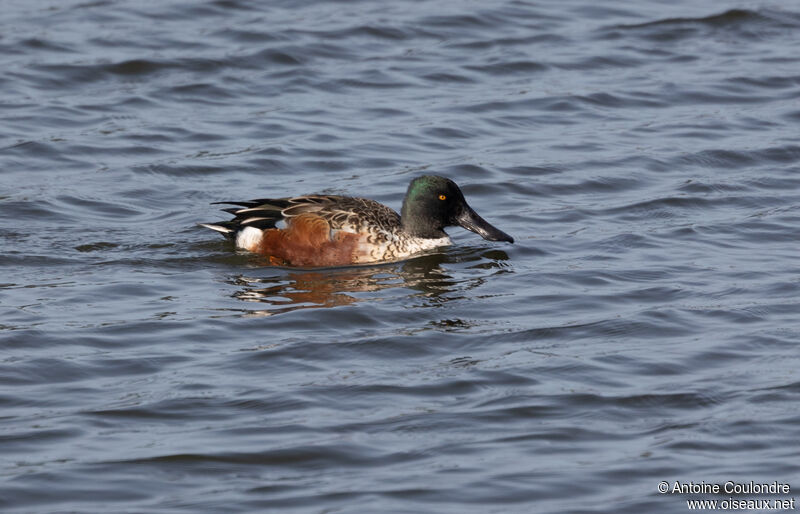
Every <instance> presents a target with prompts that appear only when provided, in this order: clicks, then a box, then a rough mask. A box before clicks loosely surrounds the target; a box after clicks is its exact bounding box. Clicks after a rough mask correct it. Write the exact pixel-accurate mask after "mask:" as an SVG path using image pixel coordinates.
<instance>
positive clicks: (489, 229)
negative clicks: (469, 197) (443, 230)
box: [455, 205, 514, 243]
mask: <svg viewBox="0 0 800 514" xmlns="http://www.w3.org/2000/svg"><path fill="white" fill-rule="evenodd" d="M455 221H456V224H457V225H459V226H461V227H464V228H465V229H467V230H469V231H472V232H475V233H476V234H478V235H479V236H481V237H482V238H484V239H488V240H489V241H507V242H509V243H513V242H514V238H513V237H511V236H509V235H508V234H506V233H505V232H503V231H502V230H500V229H499V228H496V227H494V226H492V225H491V224H490V223H489V222H488V221H486V220H485V219H483V218H481V217H480V216H478V213H477V212H475V211H473V210H472V208H471V207H469V206H468V205H467V206H465V209H464V210H463V211H462V212H461V214H460V215H459V216H458V217H457V218H456V219H455Z"/></svg>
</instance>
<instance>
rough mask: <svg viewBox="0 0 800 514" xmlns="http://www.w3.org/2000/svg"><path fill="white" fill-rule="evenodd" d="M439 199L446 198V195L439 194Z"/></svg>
mask: <svg viewBox="0 0 800 514" xmlns="http://www.w3.org/2000/svg"><path fill="white" fill-rule="evenodd" d="M439 200H447V197H446V196H445V195H439Z"/></svg>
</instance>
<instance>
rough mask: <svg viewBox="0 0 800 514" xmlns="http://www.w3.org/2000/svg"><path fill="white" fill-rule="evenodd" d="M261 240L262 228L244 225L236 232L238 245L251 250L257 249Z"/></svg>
mask: <svg viewBox="0 0 800 514" xmlns="http://www.w3.org/2000/svg"><path fill="white" fill-rule="evenodd" d="M260 242H261V229H258V228H255V227H244V229H242V230H241V231H239V233H238V234H236V246H238V247H239V248H244V249H245V250H248V251H250V252H252V251H255V249H256V248H257V247H258V243H260Z"/></svg>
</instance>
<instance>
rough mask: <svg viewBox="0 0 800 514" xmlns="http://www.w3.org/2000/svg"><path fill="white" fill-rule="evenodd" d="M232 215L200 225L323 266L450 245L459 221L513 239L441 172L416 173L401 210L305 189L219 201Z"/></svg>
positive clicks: (275, 260)
mask: <svg viewBox="0 0 800 514" xmlns="http://www.w3.org/2000/svg"><path fill="white" fill-rule="evenodd" d="M216 203H222V204H229V205H238V206H239V207H230V208H227V209H223V210H224V211H225V212H229V213H231V214H233V215H234V218H233V219H232V220H230V221H222V222H219V223H202V224H201V225H202V226H204V227H207V228H210V229H211V230H216V231H217V232H221V233H222V234H223V235H224V236H225V237H227V238H228V239H231V240H233V241H235V242H236V246H237V247H239V248H244V249H245V250H249V251H251V252H254V253H257V254H260V255H264V256H266V257H268V258H269V261H270V263H271V264H274V265H277V266H298V267H321V266H346V265H350V264H367V263H376V262H391V261H398V260H402V259H405V258H408V257H410V256H412V255H414V254H415V253H418V252H421V251H423V250H428V249H430V248H435V247H437V246H445V245H449V244H450V238H449V237H447V234H446V233H445V231H444V228H445V227H449V226H454V225H460V226H462V227H464V228H465V229H467V230H471V231H473V232H475V233H476V234H479V235H481V236H482V237H483V238H484V239H488V240H490V241H508V242H509V243H513V242H514V238H512V237H511V236H509V235H508V234H506V233H505V232H503V231H501V230H498V229H497V228H495V227H493V226H492V225H490V224H489V223H487V222H486V221H485V220H484V219H483V218H481V217H480V216H478V214H477V213H476V212H475V211H473V210H472V208H470V206H469V205H467V202H466V200H464V195H463V194H462V193H461V189H459V187H458V186H457V185H456V183H455V182H453V181H452V180H450V179H447V178H444V177H438V176H432V175H428V176H422V177H418V178H415V179H414V180H412V181H411V184H409V186H408V191H407V192H406V196H405V198H404V199H403V208H402V210H401V211H400V212H401V214H400V215H398V214H397V213H396V212H395V211H393V210H392V209H390V208H389V207H386V206H385V205H383V204H380V203H378V202H376V201H374V200H368V199H366V198H354V197H349V196H331V195H306V196H296V197H294V198H275V199H272V198H266V199H260V200H251V201H249V202H216Z"/></svg>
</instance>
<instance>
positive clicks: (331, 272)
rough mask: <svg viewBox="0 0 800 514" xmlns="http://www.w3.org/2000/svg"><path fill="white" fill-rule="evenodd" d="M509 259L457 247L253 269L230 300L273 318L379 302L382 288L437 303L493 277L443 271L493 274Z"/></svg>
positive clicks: (235, 281)
mask: <svg viewBox="0 0 800 514" xmlns="http://www.w3.org/2000/svg"><path fill="white" fill-rule="evenodd" d="M507 260H508V255H507V254H506V253H505V252H503V251H499V250H494V249H493V250H486V249H480V248H478V249H469V248H460V249H458V250H454V251H452V252H446V253H431V254H428V255H423V256H420V257H417V258H414V259H411V260H408V261H403V262H398V263H390V264H382V265H374V266H360V267H352V268H327V269H317V270H311V269H309V270H297V269H287V268H275V267H259V268H254V269H253V270H252V271H251V272H250V273H248V274H247V275H239V276H236V277H232V279H231V281H232V283H233V284H235V285H237V286H239V288H240V289H239V290H238V291H236V292H235V293H234V294H233V297H234V298H237V299H239V300H242V301H244V302H256V303H258V304H260V308H259V309H253V310H248V311H247V314H246V315H247V316H272V315H275V314H280V313H284V312H290V311H293V310H297V309H308V308H326V307H338V306H341V305H349V304H352V303H355V302H359V301H365V300H373V301H375V300H380V299H382V298H384V295H382V292H384V291H387V290H390V289H392V290H399V289H403V288H404V289H408V290H411V291H412V295H413V296H418V297H423V298H424V299H425V300H426V303H427V304H429V305H432V304H442V303H445V302H448V301H450V300H452V299H455V298H457V297H461V295H457V296H451V295H450V294H449V293H452V292H454V291H465V290H469V289H473V288H475V287H477V286H479V285H480V284H482V283H483V282H484V280H485V279H486V278H487V277H488V276H489V275H491V274H493V273H491V272H490V273H481V274H479V275H477V276H474V274H473V276H469V277H465V276H462V275H463V274H459V278H454V277H453V275H452V274H451V273H452V271H449V270H448V268H455V267H458V266H463V265H464V263H467V264H469V265H468V266H464V267H466V268H469V269H485V270H497V269H501V270H502V269H504V268H506V267H507V266H506V264H504V261H507Z"/></svg>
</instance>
